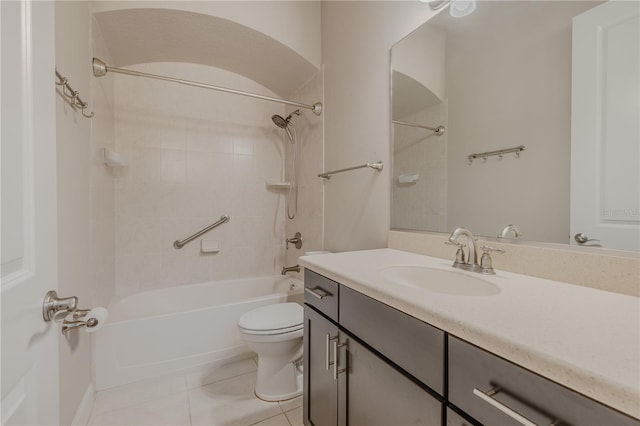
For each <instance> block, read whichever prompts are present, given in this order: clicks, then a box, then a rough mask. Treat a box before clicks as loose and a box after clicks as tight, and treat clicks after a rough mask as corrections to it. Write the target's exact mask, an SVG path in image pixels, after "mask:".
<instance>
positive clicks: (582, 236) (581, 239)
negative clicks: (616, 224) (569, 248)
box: [573, 232, 600, 244]
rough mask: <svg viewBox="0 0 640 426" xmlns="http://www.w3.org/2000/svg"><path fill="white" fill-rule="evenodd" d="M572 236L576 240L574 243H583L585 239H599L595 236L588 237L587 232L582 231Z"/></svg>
mask: <svg viewBox="0 0 640 426" xmlns="http://www.w3.org/2000/svg"><path fill="white" fill-rule="evenodd" d="M573 238H574V239H575V240H576V243H578V244H584V243H586V242H587V241H600V240H596V239H595V238H589V237H588V236H587V234H585V233H582V232H578V233H577V234H576V235H575V236H574V237H573Z"/></svg>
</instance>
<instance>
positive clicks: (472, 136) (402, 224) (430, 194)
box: [391, 0, 640, 250]
mask: <svg viewBox="0 0 640 426" xmlns="http://www.w3.org/2000/svg"><path fill="white" fill-rule="evenodd" d="M612 3H629V4H631V3H637V2H608V3H605V2H599V1H598V2H596V1H515V2H504V1H489V0H487V1H481V2H478V4H477V7H476V9H475V11H474V12H473V13H472V14H470V15H468V16H466V17H463V18H455V17H452V16H451V15H450V14H449V13H448V10H447V8H444V9H442V10H441V11H440V12H438V14H437V15H435V16H433V17H432V18H431V19H429V21H427V22H426V23H425V24H423V25H422V26H421V27H419V28H418V29H416V30H415V31H414V32H413V33H411V34H410V35H408V36H407V37H405V38H404V39H402V40H401V41H400V42H398V43H397V44H396V45H394V46H393V48H392V49H391V81H392V89H391V91H392V96H391V104H392V113H391V115H392V116H391V120H392V125H391V128H392V135H393V141H392V149H393V151H392V162H393V165H392V167H393V171H392V179H393V182H392V191H391V196H392V200H391V209H392V211H391V227H392V229H403V230H422V231H435V232H451V231H453V229H455V228H457V227H461V226H463V227H466V228H468V229H470V230H471V231H472V232H473V233H474V234H476V235H481V236H486V237H497V236H498V235H499V234H500V233H501V232H502V231H503V230H504V229H505V227H507V225H510V224H515V225H516V226H517V227H518V229H519V231H520V234H521V235H520V237H519V238H520V239H524V240H528V241H539V242H551V243H565V244H567V243H570V244H578V242H577V241H576V238H575V235H574V234H578V233H582V234H585V235H587V238H586V239H592V238H593V239H598V240H599V241H587V242H584V241H583V242H582V243H580V244H581V245H586V246H590V245H593V246H598V247H607V248H617V249H622V250H638V245H639V244H640V237H639V234H640V232H639V229H640V227H639V226H638V225H639V224H640V211H639V209H638V203H639V196H638V194H639V193H640V174H639V172H638V170H639V169H640V167H639V158H640V151H639V148H638V145H639V140H640V131H639V128H640V125H639V124H638V121H639V119H638V117H639V116H640V107H639V105H640V101H639V100H638V97H639V96H638V93H640V88H639V84H638V75H639V74H640V67H639V66H638V62H639V61H638V36H637V35H638V31H639V26H638V22H639V21H638V11H637V9H638V5H637V4H635V5H633V4H631V5H628V6H629V7H630V9H629V7H627V9H629V10H625V11H623V12H620V13H623V15H624V16H623V18H615V19H612V17H611V14H612V13H614V14H615V13H618V12H617V11H614V12H611V11H610V10H608V9H607V8H608V7H609V6H611V4H612ZM425 6H426V5H425ZM426 7H428V6H426ZM612 7H613V8H614V9H615V8H619V6H616V5H615V4H614V5H613V6H612ZM600 8H602V9H600ZM605 9H606V10H605ZM616 10H617V9H616ZM616 16H617V15H616ZM574 18H575V19H574ZM603 22H605V23H604V24H603ZM612 22H613V23H614V24H612ZM583 27H584V28H583ZM598 28H604V30H602V31H601V34H602V33H604V34H605V35H604V36H603V37H602V38H601V39H596V38H593V39H592V35H593V34H596V33H597V31H598ZM594 29H595V30H594ZM594 31H596V32H594ZM593 40H596V41H595V42H594V41H593ZM598 43H600V44H598ZM594 46H595V47H594ZM616 46H617V47H616ZM621 46H622V47H621ZM598 49H600V50H598ZM583 51H584V52H587V53H581V52H583ZM576 52H577V53H576ZM594 52H595V53H594ZM598 52H600V56H598ZM602 52H604V53H606V54H607V56H606V57H607V61H606V63H605V64H604V65H603V64H602V61H600V63H596V62H594V61H597V60H601V57H602V55H601V53H602ZM581 55H582V56H581ZM585 55H586V56H585ZM593 58H595V59H593ZM590 61H591V62H590ZM594 64H595V65H594ZM592 69H599V70H604V71H602V72H601V73H600V74H598V75H596V77H593V76H591V75H590V73H592V71H591V70H592ZM572 85H573V87H572ZM592 92H593V93H592ZM589 96H591V98H590V97H589ZM594 97H595V98H594ZM592 98H594V99H595V100H594V101H593V102H592ZM596 102H598V104H597V107H596V106H595V105H596ZM592 104H593V105H594V107H593V108H591V107H588V108H587V106H590V105H592ZM572 105H573V106H572ZM582 110H584V111H582ZM603 111H608V112H607V113H606V114H605V113H604V112H603ZM589 114H600V115H599V116H597V117H596V116H591V115H589ZM594 123H599V124H594ZM593 126H596V127H593ZM592 127H593V128H592ZM586 129H589V130H586ZM615 129H618V130H615ZM585 134H586V136H585ZM601 136H602V137H601ZM572 138H573V140H572ZM577 138H580V140H577ZM604 141H606V142H607V144H608V145H605V142H604ZM609 141H614V142H615V143H614V142H609ZM585 146H588V149H589V150H591V151H589V152H588V153H586V154H585V153H582V152H581V151H582V150H584V147H585ZM603 147H607V148H603ZM592 151H593V152H596V154H593V152H592ZM594 156H595V157H597V158H595V157H594ZM572 157H573V159H572ZM592 157H593V158H592ZM580 168H581V169H582V170H581V171H580V170H579V169H580ZM585 176H586V177H585ZM576 184H582V185H581V186H580V185H576ZM585 185H586V188H585ZM594 198H597V199H598V203H591V205H589V206H588V207H582V206H583V205H582V204H579V203H578V202H579V201H580V200H584V199H590V200H593V199H594ZM596 204H597V205H596ZM594 206H595V207H594ZM612 212H615V214H614V213H612ZM572 215H573V216H572ZM577 216H580V218H578V219H577ZM614 216H615V217H614ZM589 226H591V227H589ZM576 227H577V228H576ZM610 230H613V231H615V232H617V233H618V234H624V235H623V236H622V237H621V238H622V240H625V241H623V242H621V243H620V242H618V240H619V239H620V238H617V237H616V238H614V237H611V238H610V237H608V236H607V235H605V234H606V233H607V232H609V231H610ZM629 235H630V236H631V237H629ZM503 237H504V239H505V240H508V239H513V238H514V237H515V235H514V232H513V231H510V232H505V235H503ZM584 239H585V238H582V239H581V240H584Z"/></svg>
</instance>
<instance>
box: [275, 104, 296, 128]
mask: <svg viewBox="0 0 640 426" xmlns="http://www.w3.org/2000/svg"><path fill="white" fill-rule="evenodd" d="M293 114H295V115H300V110H299V109H297V110H295V111H293V112H292V113H291V114H289V115H288V116H287V118H282V117H281V116H279V115H277V114H276V115H272V116H271V120H273V124H275V125H276V126H278V127H280V128H281V129H286V128H287V127H288V126H289V124H290V121H291V117H292V116H293Z"/></svg>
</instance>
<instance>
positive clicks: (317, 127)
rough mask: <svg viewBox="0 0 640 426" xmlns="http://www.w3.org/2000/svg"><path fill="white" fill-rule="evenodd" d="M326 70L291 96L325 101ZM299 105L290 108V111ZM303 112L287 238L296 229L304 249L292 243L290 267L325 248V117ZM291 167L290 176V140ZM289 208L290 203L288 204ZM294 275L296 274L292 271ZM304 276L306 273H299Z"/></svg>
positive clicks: (288, 150)
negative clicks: (295, 192)
mask: <svg viewBox="0 0 640 426" xmlns="http://www.w3.org/2000/svg"><path fill="white" fill-rule="evenodd" d="M322 87H323V80H322V72H318V73H317V74H316V75H315V76H314V77H313V78H312V79H311V80H309V82H307V83H306V84H305V85H303V86H302V87H301V88H299V89H298V90H296V91H295V92H294V93H293V94H292V95H291V98H292V99H295V100H296V101H299V102H302V103H306V104H309V105H313V104H315V103H316V102H323V91H322ZM295 109H296V108H294V107H287V114H290V113H291V112H292V111H294V110H295ZM300 111H301V112H302V115H300V116H294V117H293V118H292V119H291V122H292V124H293V125H294V126H295V129H296V134H297V142H298V160H297V167H296V168H297V170H298V184H299V185H298V212H297V214H296V216H295V218H294V219H293V220H287V224H286V232H287V238H292V237H293V236H294V235H295V233H296V232H300V233H301V234H302V240H303V241H302V248H300V249H299V250H298V249H296V248H295V246H294V245H289V249H288V250H287V251H286V260H287V266H294V265H295V264H297V263H298V257H299V256H301V255H303V254H304V252H306V251H316V250H322V249H323V247H324V239H323V225H324V223H323V217H324V215H323V194H324V179H322V178H319V177H318V173H322V171H323V167H324V166H323V165H324V161H323V157H324V146H323V140H324V138H323V134H324V133H323V130H324V129H323V116H324V114H325V113H324V111H323V113H322V115H320V116H317V115H315V114H314V113H313V112H312V111H310V110H306V109H302V110H300ZM286 158H287V162H286V164H287V169H286V176H287V177H288V176H289V173H290V170H291V160H292V158H293V149H292V145H291V144H290V143H287V144H286ZM285 209H286V205H285ZM290 275H291V276H294V275H295V274H293V273H292V274H290ZM299 276H300V277H301V276H302V274H300V275H299Z"/></svg>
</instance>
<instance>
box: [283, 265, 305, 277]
mask: <svg viewBox="0 0 640 426" xmlns="http://www.w3.org/2000/svg"><path fill="white" fill-rule="evenodd" d="M287 272H300V265H296V266H283V267H282V272H280V273H281V274H282V275H285V274H286V273H287Z"/></svg>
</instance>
